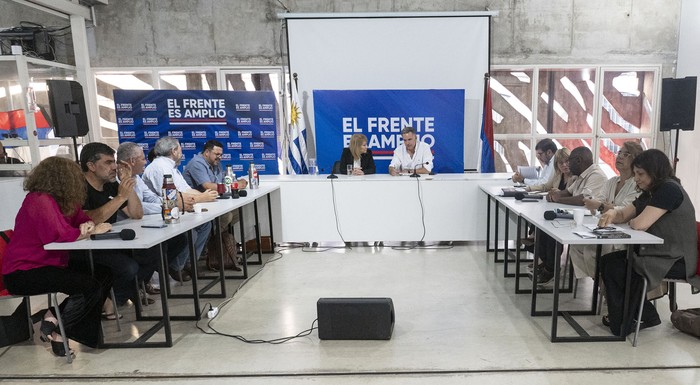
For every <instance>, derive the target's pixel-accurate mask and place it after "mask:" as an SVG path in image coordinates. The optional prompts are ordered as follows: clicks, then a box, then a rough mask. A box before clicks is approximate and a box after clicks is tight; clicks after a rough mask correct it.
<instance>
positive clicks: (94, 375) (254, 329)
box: [0, 244, 700, 385]
mask: <svg viewBox="0 0 700 385" xmlns="http://www.w3.org/2000/svg"><path fill="white" fill-rule="evenodd" d="M281 254H282V258H280V259H278V260H276V261H274V262H271V263H269V264H267V265H266V266H265V268H264V269H263V270H262V271H261V272H260V273H259V274H258V275H257V276H255V277H254V278H252V279H251V280H250V281H249V282H248V283H247V284H246V285H245V286H243V287H242V288H241V290H240V291H239V292H238V293H237V294H236V295H235V296H234V298H233V299H232V300H231V301H229V302H228V303H227V304H226V305H224V306H222V307H221V310H220V313H219V315H218V316H217V317H216V318H215V319H214V320H213V321H212V323H211V326H213V327H214V328H215V329H216V330H218V331H219V332H221V333H226V334H232V335H241V336H244V337H245V338H248V339H263V340H270V339H274V338H279V337H285V336H292V335H295V334H297V333H299V332H301V331H303V330H305V329H308V328H309V327H310V326H311V324H312V322H313V321H314V319H315V318H316V301H317V300H318V298H319V297H390V298H392V300H393V302H394V306H395V309H396V325H395V328H394V333H393V337H392V339H391V340H389V341H320V340H319V339H318V335H317V332H316V331H315V330H314V331H313V332H312V333H311V335H309V336H306V337H301V338H298V339H295V340H292V341H289V342H286V343H284V344H280V345H270V344H245V343H243V342H240V341H238V340H236V339H233V338H231V337H225V336H221V335H215V334H204V333H203V332H201V331H200V330H198V329H197V328H196V326H195V322H194V321H177V322H173V333H174V346H173V347H172V348H157V349H109V350H93V349H89V348H85V347H82V346H80V345H78V344H77V343H74V344H73V345H74V346H73V348H74V349H76V350H77V357H76V359H75V361H74V362H73V364H71V365H69V364H67V363H66V361H65V360H64V359H59V358H56V357H54V356H53V355H52V354H51V353H50V351H49V346H48V344H44V343H42V342H40V341H39V339H38V337H35V338H34V341H28V342H24V343H20V344H17V345H13V346H11V347H5V348H2V349H0V379H2V380H3V382H5V381H7V382H9V383H33V382H37V383H38V382H42V383H43V382H47V381H51V382H61V383H87V382H91V383H93V382H114V383H119V382H131V381H134V380H141V381H144V382H146V383H153V384H156V383H166V382H167V383H188V384H200V383H201V384H205V383H206V384H219V383H221V384H223V383H226V384H243V383H246V384H263V383H264V384H360V383H362V384H424V383H431V384H432V383H439V384H465V383H479V384H503V383H508V382H510V383H514V384H549V383H551V384H554V383H557V384H558V383H564V382H566V383H569V384H584V383H585V384H590V383H596V382H597V383H616V384H619V385H623V384H657V383H660V382H662V381H663V383H665V384H697V383H700V370H698V369H700V350H699V349H698V340H697V339H696V338H694V337H690V336H688V335H684V334H682V333H680V332H678V331H677V330H675V329H674V328H673V326H672V325H671V323H670V321H669V320H668V319H669V312H668V303H667V301H666V299H663V300H660V301H659V302H658V305H657V307H658V308H659V310H660V313H661V316H662V319H663V320H664V322H663V323H662V324H661V325H659V326H657V327H655V328H651V329H648V330H644V331H642V333H641V337H640V338H641V340H640V343H639V346H638V347H637V348H633V347H632V346H631V343H630V342H607V343H557V344H553V343H551V342H550V341H549V330H550V318H548V317H537V318H533V317H530V315H529V308H530V297H529V295H515V294H513V288H514V279H513V278H507V279H504V278H503V276H502V274H503V272H502V265H500V264H494V263H493V258H492V256H491V255H490V254H488V255H487V254H486V253H485V251H484V245H483V244H468V245H465V244H462V245H458V246H455V247H452V248H449V249H439V250H436V249H414V250H408V251H406V250H393V249H392V248H390V247H384V248H379V249H377V248H369V247H355V248H353V249H352V250H342V249H341V250H327V251H322V252H308V250H307V251H302V250H301V249H293V250H287V251H283V252H282V253H281ZM268 257H271V256H268ZM253 270H254V271H255V270H257V268H253ZM525 280H527V278H526V279H525ZM528 282H529V281H528ZM240 283H241V281H238V280H229V281H228V282H227V284H228V289H229V290H230V291H231V292H232V291H233V290H235V289H236V288H237V287H238V286H239V285H240ZM523 283H525V284H526V283H527V282H525V281H523ZM589 287H590V283H588V282H582V284H581V286H580V288H579V299H576V300H574V299H572V298H571V297H570V295H567V294H565V295H564V297H563V299H562V303H563V304H564V305H563V306H562V307H567V308H572V307H576V306H578V307H582V306H585V304H586V303H588V301H589V300H590V297H589V296H588V295H589V294H587V293H588V292H589V290H587V289H588V288H589ZM186 288H187V287H186V286H185V287H184V288H182V287H179V288H176V290H184V289H186ZM36 298H37V300H35V301H34V306H35V308H38V307H40V306H41V304H40V303H39V300H40V298H39V297H36ZM547 298H551V297H547V296H544V297H543V298H542V299H541V300H539V301H538V304H539V306H541V307H540V309H545V308H546V306H547V305H548V304H547V300H546V299H547ZM3 302H9V301H3ZM220 302H221V301H220V300H216V301H215V304H217V305H218V304H219V303H220ZM204 303H205V301H202V304H204ZM699 303H700V297H693V296H691V295H690V293H689V289H688V287H687V286H685V287H683V286H680V287H679V304H680V306H681V308H688V307H698V306H700V305H699ZM171 305H172V306H171V308H172V312H171V313H174V314H186V313H187V312H191V311H192V310H191V302H187V301H186V300H172V301H171ZM0 306H3V307H2V308H1V309H3V310H4V311H7V310H8V309H7V306H6V305H4V304H2V303H0ZM157 306H158V304H157V303H156V305H151V306H150V307H149V309H156V307H157ZM10 310H11V309H10ZM124 312H125V318H124V325H123V331H122V332H117V331H116V328H115V325H114V322H108V323H107V322H106V323H105V330H106V331H107V335H108V338H109V339H110V340H128V339H130V338H133V336H137V335H139V333H141V332H143V331H144V330H145V329H146V328H147V327H149V326H150V325H151V323H147V322H138V323H133V322H131V320H133V317H134V315H133V309H131V308H126V309H124ZM577 319H578V320H579V321H580V323H581V324H582V325H583V326H584V328H586V330H588V331H589V332H590V333H592V334H606V333H607V331H606V330H605V329H604V328H603V327H602V325H601V324H600V317H598V316H596V317H593V316H583V317H577ZM199 325H200V326H201V327H203V328H205V329H206V326H207V323H206V320H205V321H200V322H199ZM559 328H560V330H561V333H563V334H565V335H568V334H573V331H572V330H571V329H570V328H569V327H568V325H567V324H566V323H565V322H564V321H561V320H560V322H559ZM207 330H209V331H210V332H211V330H210V329H207ZM153 338H154V339H158V338H162V335H156V336H155V337H153ZM592 381H593V382H592Z"/></svg>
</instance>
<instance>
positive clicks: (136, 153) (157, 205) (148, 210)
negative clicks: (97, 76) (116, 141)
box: [117, 142, 189, 294]
mask: <svg viewBox="0 0 700 385" xmlns="http://www.w3.org/2000/svg"><path fill="white" fill-rule="evenodd" d="M117 162H118V163H120V164H128V165H129V166H131V172H132V175H133V178H134V181H135V182H136V186H134V192H135V193H136V195H137V196H138V197H139V200H141V206H142V207H143V214H144V215H157V216H158V218H160V216H161V210H162V206H161V199H160V196H159V195H156V193H154V192H153V191H151V189H149V188H148V186H146V183H145V182H144V181H143V178H141V174H142V173H143V171H144V169H145V167H146V157H145V156H144V154H143V149H142V148H141V146H139V145H138V144H136V143H133V142H124V143H122V144H120V145H119V148H118V149H117ZM117 217H118V220H122V219H126V218H128V217H126V216H124V215H123V214H121V213H120V214H118V216H117ZM165 246H166V247H165V250H164V251H165V253H166V255H167V256H168V261H169V263H171V262H173V261H175V260H178V259H187V258H188V257H189V248H188V247H187V237H186V236H185V235H184V234H181V235H178V236H175V237H173V238H171V239H169V240H168V241H167V242H165ZM183 254H184V255H183ZM152 280H153V279H151V281H152ZM146 291H147V292H148V294H158V293H160V290H159V289H158V287H157V286H155V285H152V284H151V283H146Z"/></svg>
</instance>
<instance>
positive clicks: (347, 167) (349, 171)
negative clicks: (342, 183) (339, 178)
mask: <svg viewBox="0 0 700 385" xmlns="http://www.w3.org/2000/svg"><path fill="white" fill-rule="evenodd" d="M346 169H347V170H346V171H347V173H348V175H352V165H351V164H349V165H347V166H346Z"/></svg>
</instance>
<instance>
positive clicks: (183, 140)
mask: <svg viewBox="0 0 700 385" xmlns="http://www.w3.org/2000/svg"><path fill="white" fill-rule="evenodd" d="M114 102H115V107H116V115H117V125H118V127H119V140H120V141H121V142H123V141H130V142H135V143H138V144H139V145H140V146H142V148H143V149H144V151H148V149H150V148H152V147H153V145H154V144H155V142H156V141H157V140H158V139H159V138H161V137H163V136H172V137H174V138H177V139H178V140H179V141H180V145H181V146H182V150H183V159H184V161H183V163H182V164H181V165H180V169H181V170H182V169H183V168H184V166H185V164H186V162H187V161H188V160H190V159H192V158H193V157H194V156H195V155H196V154H198V153H200V152H201V151H202V148H203V147H204V143H205V142H206V141H207V140H210V139H216V140H218V141H220V142H222V144H223V145H224V154H223V155H222V163H224V164H225V165H226V164H231V165H232V166H233V169H234V170H237V171H239V172H242V171H243V170H247V169H248V163H250V162H251V161H253V162H255V164H256V166H258V164H260V165H261V166H262V165H264V167H262V168H261V170H262V169H264V170H267V172H269V173H278V172H279V171H278V168H277V167H278V166H277V154H278V151H277V138H276V132H277V131H276V129H275V127H276V126H277V124H278V122H277V112H276V111H275V109H276V105H277V103H276V99H275V94H274V93H273V92H270V91H196V90H194V91H174V90H156V91H140V90H139V91H127V90H115V91H114ZM251 106H254V107H256V108H251ZM240 125H244V126H245V130H239V127H238V126H240ZM261 146H262V147H261ZM251 149H254V150H255V152H254V153H249V152H246V153H243V152H242V151H244V150H245V151H250V150H251ZM264 153H271V154H274V157H272V158H263V155H262V154H264Z"/></svg>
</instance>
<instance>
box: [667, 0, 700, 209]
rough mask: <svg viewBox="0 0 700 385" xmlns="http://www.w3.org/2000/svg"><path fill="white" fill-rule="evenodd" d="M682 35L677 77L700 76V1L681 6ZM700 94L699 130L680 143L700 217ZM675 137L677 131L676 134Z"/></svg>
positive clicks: (682, 168)
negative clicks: (698, 39) (699, 45)
mask: <svg viewBox="0 0 700 385" xmlns="http://www.w3.org/2000/svg"><path fill="white" fill-rule="evenodd" d="M679 30H680V35H679V41H678V65H677V67H676V78H682V77H686V76H700V50H698V42H697V37H698V36H700V1H697V0H683V3H682V5H681V22H680V29H679ZM699 100H700V92H698V93H697V96H696V102H695V106H696V107H695V131H682V132H681V133H680V138H679V140H678V159H680V161H679V162H678V166H677V175H678V177H679V178H680V179H681V183H683V187H685V189H686V191H687V192H688V195H690V199H691V200H692V201H693V204H694V205H695V217H696V218H700V183H699V181H698V179H699V178H698V176H699V173H698V170H700V152H698V150H697V149H698V147H699V146H700V133H699V132H698V130H700V107H699V106H700V103H699V102H698V101H699ZM673 137H674V138H675V132H674V133H673Z"/></svg>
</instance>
